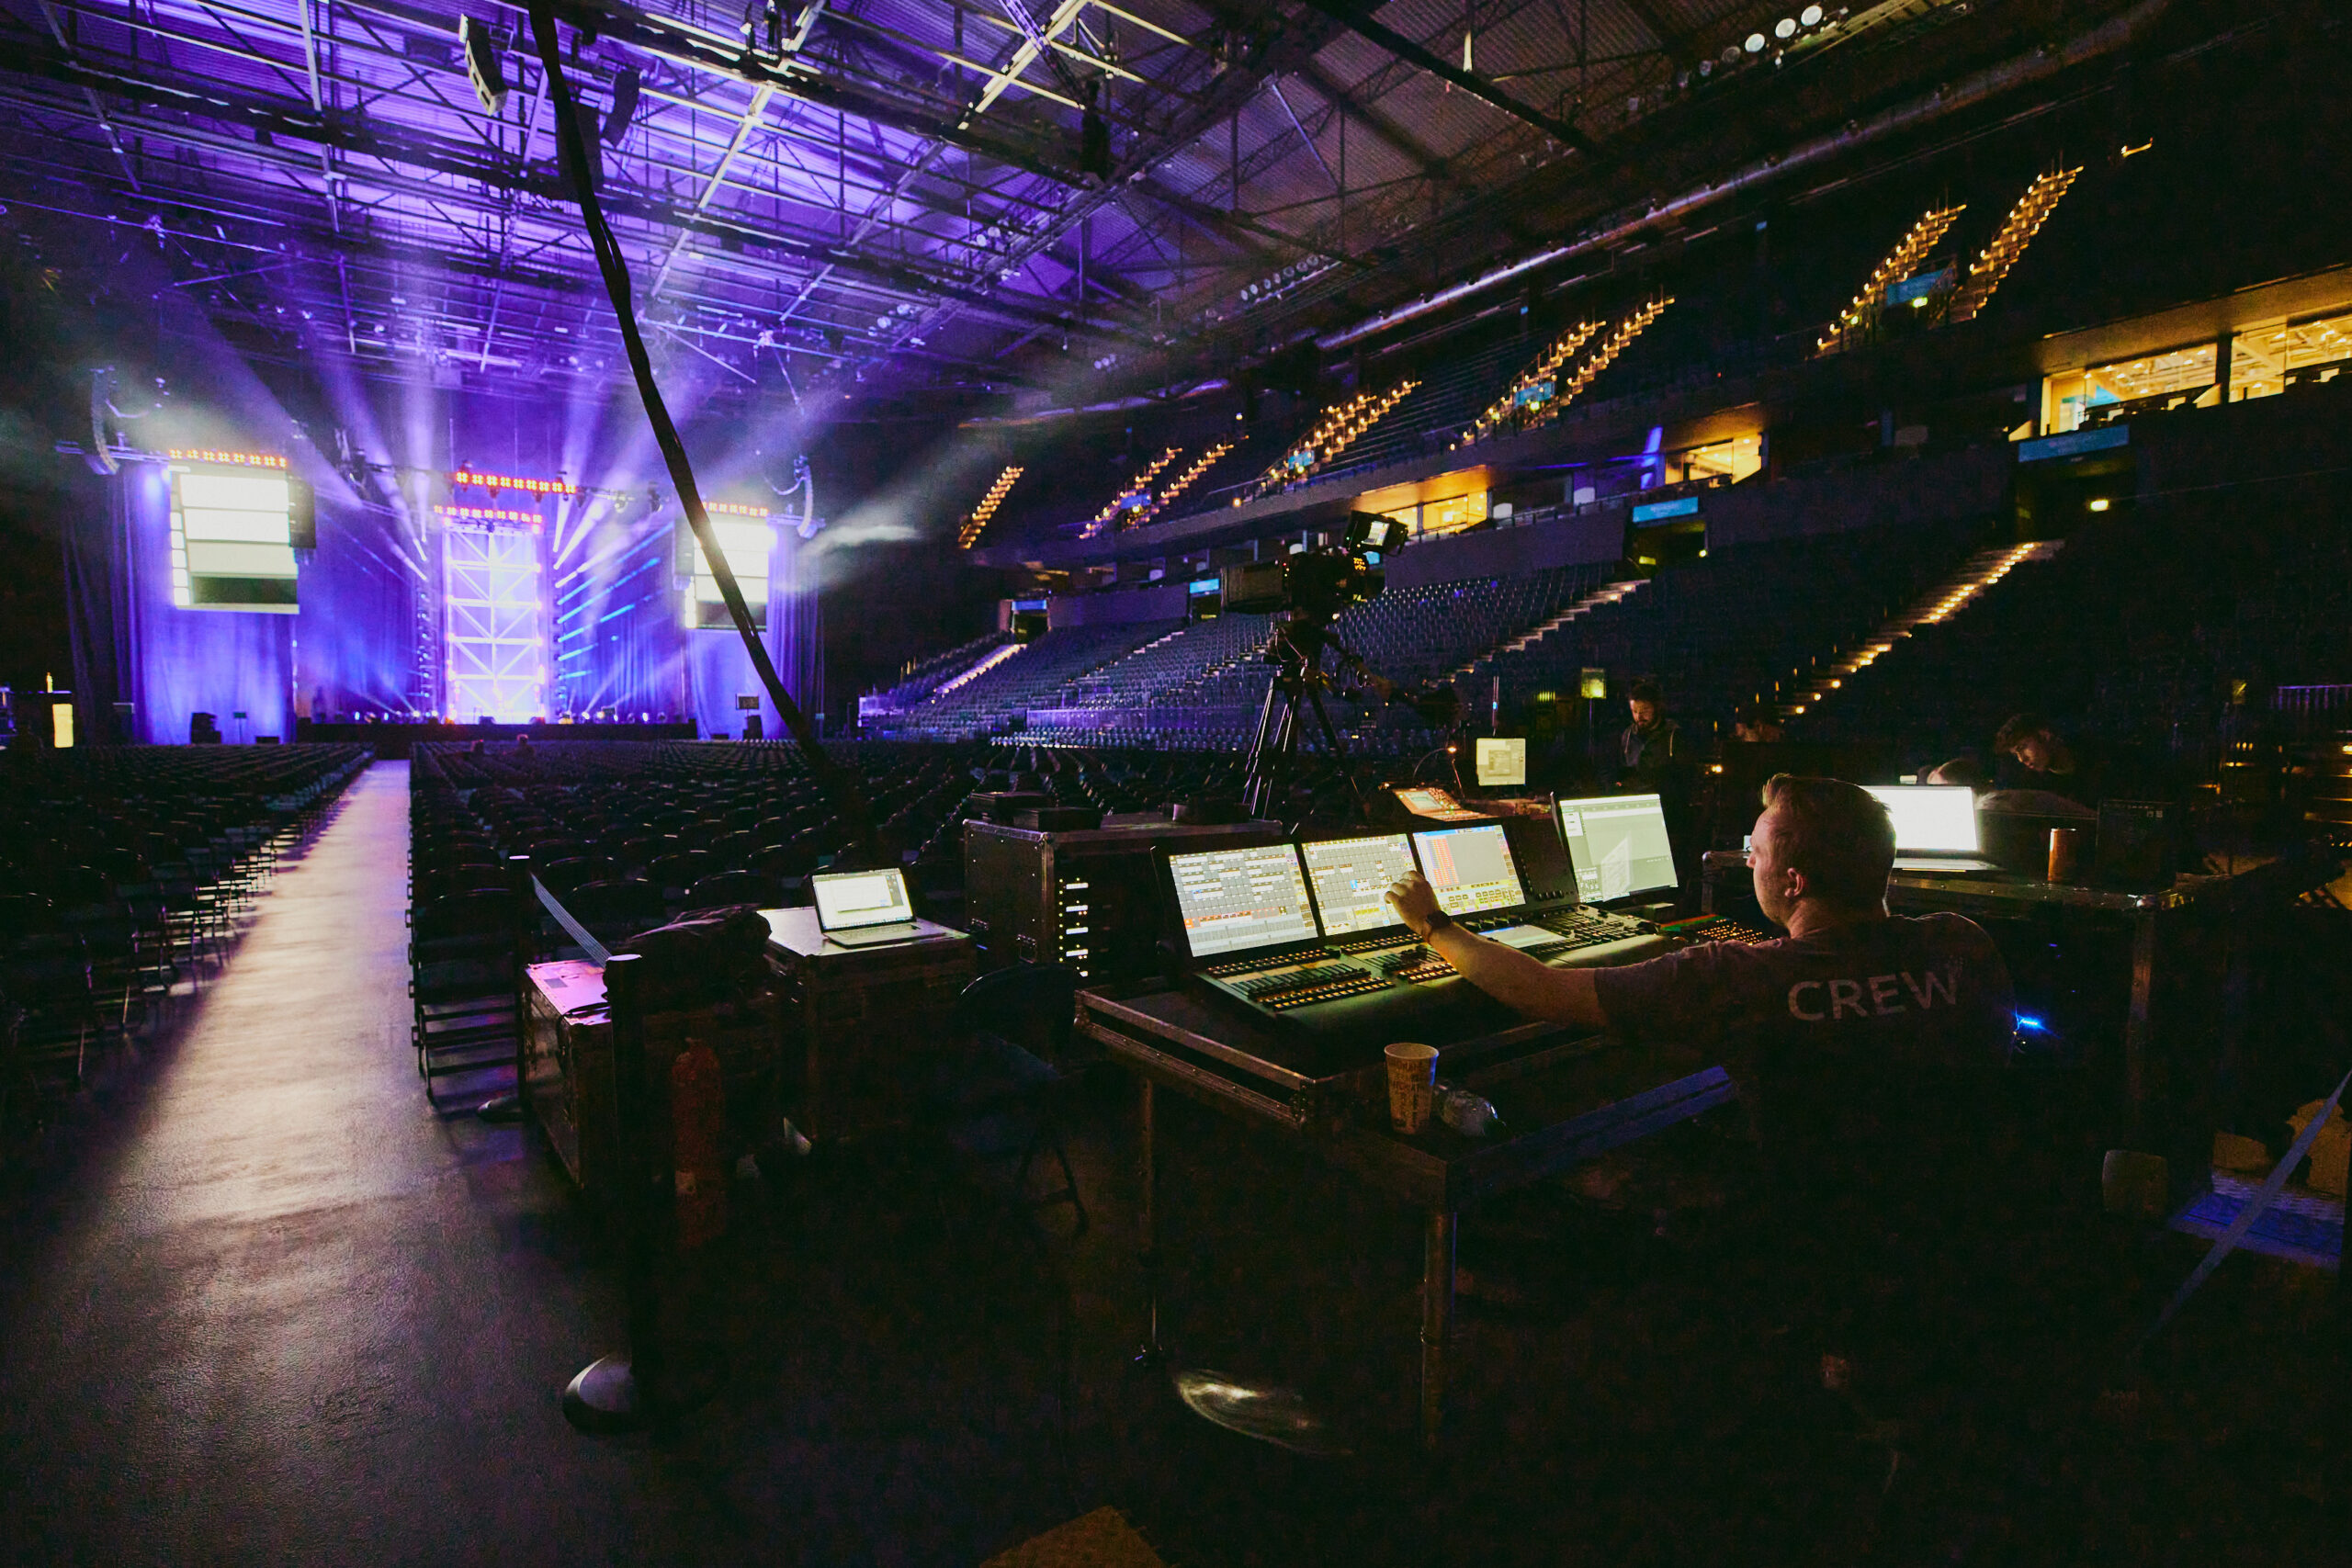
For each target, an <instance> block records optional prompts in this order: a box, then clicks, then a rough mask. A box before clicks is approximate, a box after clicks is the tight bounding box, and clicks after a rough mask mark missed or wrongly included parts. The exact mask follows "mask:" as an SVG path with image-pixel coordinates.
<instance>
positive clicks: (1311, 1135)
mask: <svg viewBox="0 0 2352 1568" xmlns="http://www.w3.org/2000/svg"><path fill="white" fill-rule="evenodd" d="M1465 1012H1468V1015H1469V1016H1470V1017H1472V1018H1474V1019H1475V1018H1476V1017H1477V1016H1478V1015H1477V1014H1476V1012H1474V1011H1469V1010H1465ZM1078 1027H1079V1029H1080V1032H1083V1033H1084V1034H1086V1035H1087V1036H1089V1037H1090V1038H1091V1039H1093V1040H1095V1041H1098V1042H1100V1043H1102V1045H1103V1048H1104V1049H1105V1051H1107V1052H1108V1054H1109V1055H1111V1056H1112V1058H1113V1059H1114V1060H1116V1061H1118V1062H1119V1063H1121V1064H1122V1065H1123V1066H1125V1067H1126V1068H1127V1069H1128V1070H1129V1071H1131V1072H1133V1073H1134V1074H1135V1076H1136V1082H1137V1085H1138V1094H1139V1097H1140V1102H1139V1111H1140V1135H1139V1138H1138V1145H1139V1151H1140V1156H1139V1157H1140V1159H1141V1162H1142V1164H1141V1174H1142V1189H1141V1190H1142V1193H1143V1197H1142V1201H1141V1213H1140V1223H1139V1227H1138V1228H1139V1230H1140V1232H1141V1238H1142V1248H1143V1256H1144V1261H1145V1269H1146V1273H1147V1282H1148V1286H1149V1288H1150V1298H1151V1303H1152V1304H1151V1309H1150V1310H1151V1316H1152V1323H1151V1329H1150V1332H1149V1335H1148V1343H1149V1344H1152V1345H1155V1346H1156V1344H1157V1340H1158V1323H1159V1278H1158V1248H1159V1237H1158V1235H1157V1224H1158V1209H1159V1202H1158V1192H1157V1187H1156V1180H1157V1157H1158V1156H1157V1149H1156V1126H1155V1114H1154V1107H1155V1101H1156V1097H1157V1095H1158V1092H1159V1089H1163V1088H1165V1089H1173V1090H1175V1091H1176V1092H1177V1093H1179V1094H1182V1095H1184V1096H1185V1097H1187V1098H1188V1099H1191V1100H1196V1101H1198V1102H1200V1103H1202V1104H1204V1105H1206V1106H1208V1107H1210V1108H1211V1109H1213V1110H1216V1111H1220V1112H1222V1113H1224V1114H1226V1115H1227V1116H1231V1117H1235V1118H1237V1119H1239V1120H1242V1121H1247V1122H1255V1123H1257V1124H1259V1125H1261V1126H1266V1127H1272V1128H1274V1129H1276V1130H1278V1131H1280V1132H1283V1133H1285V1134H1290V1135H1292V1136H1295V1137H1297V1138H1299V1139H1301V1140H1302V1141H1304V1142H1305V1143H1306V1145H1308V1146H1309V1147H1310V1148H1312V1149H1313V1150H1314V1151H1316V1152H1317V1154H1319V1155H1320V1156H1322V1157H1323V1158H1324V1159H1325V1160H1327V1161H1328V1162H1329V1164H1331V1165H1332V1166H1334V1167H1336V1168H1339V1169H1340V1171H1342V1172H1344V1173H1346V1174H1347V1175H1349V1176H1351V1177H1353V1178H1355V1179H1358V1180H1360V1181H1363V1182H1364V1183H1365V1184H1366V1185H1368V1186H1370V1187H1373V1188H1374V1189H1376V1190H1380V1191H1383V1192H1385V1193H1387V1194H1389V1195H1390V1196H1391V1197H1394V1198H1396V1199H1397V1200H1399V1201H1403V1202H1406V1203H1408V1204H1410V1205H1412V1206H1413V1207H1415V1208H1418V1209H1419V1210H1421V1211H1422V1212H1423V1213H1425V1214H1426V1215H1427V1216H1428V1218H1427V1224H1426V1244H1425V1247H1424V1249H1423V1256H1422V1273H1421V1356H1420V1370H1419V1380H1420V1427H1421V1440H1422V1442H1423V1444H1424V1445H1425V1446H1430V1447H1434V1446H1435V1444H1436V1443H1437V1440H1438V1438H1439V1434H1440V1432H1441V1430H1442V1427H1443V1421H1444V1409H1445V1387H1446V1360H1447V1352H1448V1349H1449V1348H1450V1345H1451V1341H1452V1339H1453V1292H1454V1237H1455V1235H1456V1230H1457V1225H1458V1222H1459V1216H1460V1213H1461V1212H1462V1211H1463V1210H1464V1209H1465V1208H1469V1207H1471V1206H1473V1205H1475V1204H1476V1203H1477V1202H1478V1201H1480V1200H1482V1199H1485V1198H1490V1197H1493V1196H1495V1195H1497V1194H1498V1193H1503V1192H1509V1191H1511V1190H1515V1189H1518V1188H1521V1187H1525V1186H1528V1185H1530V1184H1532V1183H1533V1182H1536V1181H1539V1180H1541V1179H1544V1178H1545V1177H1547V1176H1553V1175H1556V1174H1558V1173H1559V1172H1561V1171H1564V1170H1566V1169H1567V1168H1570V1167H1572V1166H1575V1165H1577V1164H1580V1163H1582V1162H1584V1161H1586V1160H1589V1159H1592V1158H1594V1157H1595V1156H1599V1155H1600V1154H1602V1153H1604V1152H1606V1151H1607V1150H1610V1149H1612V1148H1615V1147H1617V1146H1619V1145H1623V1144H1628V1143H1632V1142H1633V1141H1634V1140H1635V1139H1638V1138H1642V1137H1645V1136H1647V1135H1648V1134H1652V1133H1655V1132H1657V1131H1659V1130H1661V1129H1663V1128H1666V1127H1668V1126H1671V1125H1673V1124H1674V1123H1675V1122H1682V1121H1687V1120H1688V1119H1690V1118H1691V1117H1693V1116H1696V1115H1698V1114H1699V1113H1700V1112H1702V1111H1707V1110H1711V1109H1713V1107H1715V1106H1718V1105H1722V1104H1724V1103H1726V1102H1727V1101H1729V1100H1731V1099H1732V1098H1733V1089H1732V1084H1731V1079H1730V1078H1729V1077H1728V1076H1727V1075H1725V1073H1724V1070H1723V1069H1722V1068H1721V1067H1719V1066H1710V1065H1708V1064H1707V1063H1705V1062H1704V1061H1702V1060H1701V1059H1699V1058H1697V1057H1696V1056H1691V1057H1688V1058H1687V1059H1683V1058H1670V1057H1668V1055H1666V1054H1664V1053H1661V1052H1659V1051H1657V1050H1656V1049H1641V1050H1636V1049H1634V1048H1633V1047H1630V1046H1626V1045H1623V1044H1621V1043H1618V1042H1616V1041H1614V1040H1611V1039H1610V1038H1608V1037H1607V1036H1603V1035H1594V1034H1586V1033H1581V1032H1578V1031H1577V1030H1575V1029H1572V1028H1568V1027H1566V1026H1564V1025H1559V1024H1552V1023H1521V1024H1518V1025H1515V1026H1512V1027H1510V1028H1506V1029H1502V1030H1500V1031H1494V1032H1487V1033H1483V1034H1477V1035H1475V1036H1472V1037H1468V1038H1450V1037H1449V1036H1448V1034H1447V1032H1446V1031H1445V1030H1444V1029H1443V1028H1442V1027H1440V1028H1427V1027H1425V1028H1422V1029H1420V1030H1419V1031H1417V1034H1418V1037H1419V1038H1420V1039H1422V1040H1425V1041H1427V1042H1429V1043H1431V1044H1434V1045H1437V1046H1438V1047H1439V1049H1440V1053H1441V1055H1440V1057H1439V1063H1438V1066H1439V1072H1440V1075H1441V1076H1442V1077H1444V1078H1445V1080H1446V1081H1447V1082H1448V1083H1452V1084H1456V1085H1459V1086H1461V1087H1464V1088H1466V1089H1473V1090H1475V1091H1476V1092H1477V1093H1478V1094H1481V1095H1484V1096H1485V1097H1486V1098H1487V1099H1488V1100H1492V1101H1493V1102H1494V1104H1495V1107H1496V1109H1497V1110H1498V1111H1500V1112H1501V1115H1502V1119H1503V1126H1502V1129H1501V1130H1500V1131H1498V1132H1497V1133H1494V1134H1490V1135H1488V1136H1487V1137H1483V1138H1470V1137H1464V1136H1463V1135H1462V1134H1458V1133H1455V1132H1453V1130H1452V1129H1450V1128H1448V1127H1446V1126H1444V1125H1443V1124H1442V1123H1432V1125H1431V1126H1430V1129H1429V1130H1428V1131H1427V1132H1425V1133H1423V1134H1419V1135H1418V1136H1414V1137H1406V1136H1404V1135H1403V1134H1398V1133H1397V1132H1395V1131H1393V1130H1392V1129H1391V1127H1390V1124H1389V1120H1388V1102H1387V1089H1386V1083H1385V1077H1384V1072H1385V1069H1384V1067H1383V1066H1382V1062H1381V1055H1380V1052H1381V1047H1382V1045H1383V1044H1385V1043H1386V1042H1385V1041H1382V1042H1379V1043H1366V1045H1365V1047H1364V1050H1363V1053H1362V1054H1361V1055H1357V1056H1355V1057H1354V1058H1353V1059H1352V1060H1351V1061H1343V1062H1340V1063H1338V1064H1336V1065H1334V1064H1333V1063H1332V1059H1331V1058H1330V1057H1329V1055H1326V1054H1325V1053H1323V1052H1320V1051H1317V1050H1311V1049H1309V1048H1308V1047H1306V1046H1303V1045H1302V1044H1301V1043H1299V1042H1298V1041H1296V1040H1295V1039H1292V1038H1287V1037H1285V1036H1284V1035H1283V1033H1282V1032H1279V1031H1278V1030H1276V1029H1274V1028H1272V1026H1269V1025H1259V1024H1257V1023H1255V1022H1254V1021H1250V1020H1248V1019H1246V1018H1244V1017H1241V1016H1238V1015H1237V1013H1236V1012H1235V1011H1234V1010H1231V1009H1229V1008H1220V1007H1218V1006H1216V1003H1215V1002H1214V1001H1213V1000H1212V999H1211V998H1207V997H1204V996H1202V995H1200V994H1198V993H1196V992H1193V991H1188V990H1182V989H1168V988H1165V987H1162V986H1161V985H1159V983H1158V982H1153V981H1136V982H1132V983H1129V984H1126V985H1117V986H1106V987H1098V988H1096V989H1093V990H1087V991H1081V992H1080V993H1079V996H1078Z"/></svg>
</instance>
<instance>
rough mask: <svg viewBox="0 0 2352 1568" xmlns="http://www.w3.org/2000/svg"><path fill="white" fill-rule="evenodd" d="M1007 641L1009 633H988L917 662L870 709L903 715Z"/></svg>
mask: <svg viewBox="0 0 2352 1568" xmlns="http://www.w3.org/2000/svg"><path fill="white" fill-rule="evenodd" d="M1011 640H1012V637H1011V635H1010V634H1009V633H1005V632H989V634H988V635H986V636H985V637H974V638H973V639H972V640H971V641H969V642H967V643H962V644H959V645H958V646H956V647H955V648H951V649H948V650H947V651H946V652H944V653H934V654H933V655H932V656H931V657H930V658H928V659H924V660H919V661H917V662H916V664H915V665H914V667H913V668H912V669H910V670H909V671H907V672H906V674H905V675H903V676H902V677H900V678H899V681H898V682H897V683H896V684H894V685H892V686H890V687H888V689H887V690H885V691H883V692H881V693H879V694H877V695H876V698H874V699H873V700H872V702H871V705H872V706H873V707H876V708H878V709H881V710H884V711H886V712H890V713H904V712H905V711H906V710H907V709H909V708H910V707H912V706H914V705H916V704H917V703H919V702H921V701H922V700H923V699H924V698H925V697H927V696H929V695H931V694H932V693H933V692H934V691H937V690H938V689H939V685H940V683H941V682H944V681H952V680H954V679H955V678H956V676H958V675H961V674H962V673H963V672H964V671H967V670H969V669H970V668H971V667H972V666H973V665H975V664H978V662H979V661H980V660H982V659H984V658H986V657H987V656H988V654H989V652H990V651H991V650H992V649H998V648H1001V647H1002V646H1003V645H1004V644H1005V643H1007V642H1009V641H1011Z"/></svg>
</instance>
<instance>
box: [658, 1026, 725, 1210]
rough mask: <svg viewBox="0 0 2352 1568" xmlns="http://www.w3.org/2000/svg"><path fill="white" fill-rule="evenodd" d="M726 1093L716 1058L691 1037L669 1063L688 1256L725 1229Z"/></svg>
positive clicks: (676, 1170) (675, 1159)
mask: <svg viewBox="0 0 2352 1568" xmlns="http://www.w3.org/2000/svg"><path fill="white" fill-rule="evenodd" d="M726 1133H727V1090H726V1087H725V1086H724V1085H723V1084H722V1083H721V1082H720V1080H719V1075H718V1055H716V1054H714V1053H713V1052H712V1050H711V1048H710V1047H709V1046H707V1045H706V1044H704V1043H702V1042H701V1041H699V1040H696V1039H693V1038H689V1039H688V1040H687V1041H686V1048H685V1049H684V1050H683V1051H681V1052H679V1053H678V1056H677V1060H675V1061H673V1062H672V1063H671V1064H670V1144H671V1151H672V1155H671V1168H672V1170H673V1172H674V1173H675V1179H676V1183H677V1199H678V1246H679V1248H680V1249H681V1250H684V1251H692V1250H693V1249H694V1248H695V1247H700V1246H702V1245H703V1244H704V1243H706V1242H708V1241H713V1240H716V1239H717V1238H718V1236H719V1235H722V1234H724V1233H725V1231H726V1229H727V1172H726V1168H725V1167H724V1165H722V1164H721V1163H720V1162H721V1161H722V1159H723V1158H724V1157H725V1156H724V1155H723V1154H722V1152H721V1151H722V1148H723V1146H724V1145H725V1140H726Z"/></svg>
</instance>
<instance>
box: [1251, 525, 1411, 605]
mask: <svg viewBox="0 0 2352 1568" xmlns="http://www.w3.org/2000/svg"><path fill="white" fill-rule="evenodd" d="M1404 542H1405V525H1403V524H1402V523H1399V522H1397V521H1396V520H1395V519H1394V518H1389V517H1383V516H1381V515H1380V514H1379V513H1374V512H1351V513H1348V530H1347V533H1346V534H1345V536H1343V537H1342V540H1341V542H1340V543H1339V544H1337V545H1325V546H1323V547H1320V548H1318V549H1312V550H1299V551H1296V552H1295V553H1293V554H1291V555H1288V556H1285V557H1283V558H1282V559H1280V560H1265V561H1243V562H1241V563H1240V564H1238V565H1237V566H1228V567H1226V568H1224V569H1222V570H1220V571H1219V572H1218V573H1217V597H1218V600H1219V601H1220V603H1221V604H1222V605H1223V607H1224V608H1225V609H1227V610H1229V611H1241V612H1244V613H1246V614H1250V615H1265V614H1269V613H1271V612H1273V611H1276V610H1290V611H1294V612H1295V613H1296V614H1297V615H1300V616H1302V617H1305V618H1307V619H1312V620H1317V621H1328V620H1329V619H1330V618H1331V617H1332V616H1334V615H1338V614H1339V613H1340V611H1342V610H1345V609H1347V608H1349V607H1350V606H1351V605H1355V604H1363V603H1364V602H1366V601H1367V600H1370V599H1372V598H1374V596H1376V595H1377V594H1378V593H1379V592H1380V590H1381V585H1382V582H1383V576H1382V572H1381V569H1380V568H1379V566H1377V565H1376V564H1374V562H1375V561H1376V560H1377V558H1378V557H1377V556H1376V555H1374V554H1372V553H1371V552H1381V551H1387V550H1393V549H1395V548H1396V547H1397V546H1398V545H1401V544H1403V543H1404Z"/></svg>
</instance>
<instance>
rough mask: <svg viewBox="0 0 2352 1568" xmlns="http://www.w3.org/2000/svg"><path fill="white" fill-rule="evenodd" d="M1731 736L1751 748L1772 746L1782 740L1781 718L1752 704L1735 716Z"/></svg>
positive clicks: (1768, 709)
mask: <svg viewBox="0 0 2352 1568" xmlns="http://www.w3.org/2000/svg"><path fill="white" fill-rule="evenodd" d="M1731 735H1732V739H1735V740H1739V741H1744V742H1746V743H1747V744H1748V745H1751V746H1770V745H1772V744H1773V743H1774V742H1776V741H1778V740H1779V739H1781V716H1780V715H1778V714H1776V713H1774V712H1773V711H1772V710H1771V709H1770V708H1768V707H1764V706H1762V705H1758V704H1754V703H1751V704H1749V705H1747V707H1744V708H1742V709H1740V710H1739V712H1738V713H1737V714H1736V716H1733V718H1732V722H1731Z"/></svg>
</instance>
